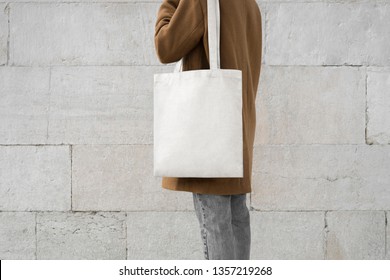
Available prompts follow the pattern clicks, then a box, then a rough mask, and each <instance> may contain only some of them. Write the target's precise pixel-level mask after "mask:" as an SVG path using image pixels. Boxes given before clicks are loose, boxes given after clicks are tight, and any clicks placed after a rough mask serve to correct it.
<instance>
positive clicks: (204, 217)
mask: <svg viewBox="0 0 390 280" xmlns="http://www.w3.org/2000/svg"><path fill="white" fill-rule="evenodd" d="M197 197H198V201H199V206H200V208H201V214H202V215H201V217H202V225H203V226H202V239H203V248H204V255H205V258H206V260H208V259H209V255H208V253H209V252H208V244H207V232H206V225H205V219H206V215H205V211H204V210H205V209H204V208H203V204H202V200H201V198H200V197H199V196H198V195H197Z"/></svg>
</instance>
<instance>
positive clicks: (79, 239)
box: [37, 212, 126, 260]
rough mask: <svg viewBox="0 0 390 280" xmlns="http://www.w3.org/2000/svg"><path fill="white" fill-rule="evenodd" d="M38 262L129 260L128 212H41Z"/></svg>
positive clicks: (38, 221) (38, 217) (39, 214)
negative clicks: (127, 257)
mask: <svg viewBox="0 0 390 280" xmlns="http://www.w3.org/2000/svg"><path fill="white" fill-rule="evenodd" d="M37 259H62V260H63V259H78V260H81V259H94V260H96V259H112V260H119V259H120V260H123V259H126V222H125V213H109V212H98V213H96V212H93V213H88V212H73V213H69V212H57V213H56V212H44V213H38V216H37Z"/></svg>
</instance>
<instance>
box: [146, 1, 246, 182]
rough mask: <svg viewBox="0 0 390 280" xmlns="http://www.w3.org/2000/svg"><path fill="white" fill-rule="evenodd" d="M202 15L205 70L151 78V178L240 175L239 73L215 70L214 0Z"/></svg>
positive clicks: (217, 41)
mask: <svg viewBox="0 0 390 280" xmlns="http://www.w3.org/2000/svg"><path fill="white" fill-rule="evenodd" d="M207 13H208V39H209V41H208V42H209V54H210V69H200V70H190V71H179V70H181V68H182V59H181V60H179V61H178V62H177V63H176V67H175V69H174V72H173V73H159V74H154V104H153V106H154V116H153V125H154V128H153V129H154V130H153V133H154V134H153V145H154V147H153V149H154V150H153V160H154V176H166V177H243V129H242V126H243V124H242V71H241V70H239V69H221V67H220V48H219V44H220V11H219V1H218V0H208V1H207Z"/></svg>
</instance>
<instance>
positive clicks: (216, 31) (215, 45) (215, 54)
mask: <svg viewBox="0 0 390 280" xmlns="http://www.w3.org/2000/svg"><path fill="white" fill-rule="evenodd" d="M207 18H208V20H207V28H208V39H209V40H208V41H209V56H210V69H211V70H215V69H220V68H221V63H220V47H219V46H220V11H219V0H207ZM182 68H183V58H181V59H180V60H179V61H178V62H177V63H176V66H175V70H174V72H175V73H176V72H179V71H180V70H182Z"/></svg>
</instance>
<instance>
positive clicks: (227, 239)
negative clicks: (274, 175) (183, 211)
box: [193, 193, 251, 260]
mask: <svg viewBox="0 0 390 280" xmlns="http://www.w3.org/2000/svg"><path fill="white" fill-rule="evenodd" d="M193 200H194V206H195V213H196V216H197V218H198V221H199V225H200V234H201V237H202V241H203V251H204V258H205V259H206V260H249V257H250V245H251V230H250V216H249V209H248V207H247V206H246V194H237V195H214V194H199V193H193Z"/></svg>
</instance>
